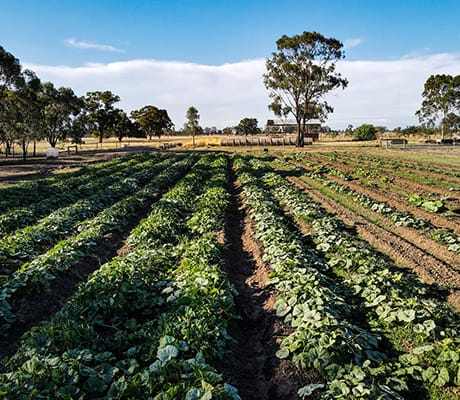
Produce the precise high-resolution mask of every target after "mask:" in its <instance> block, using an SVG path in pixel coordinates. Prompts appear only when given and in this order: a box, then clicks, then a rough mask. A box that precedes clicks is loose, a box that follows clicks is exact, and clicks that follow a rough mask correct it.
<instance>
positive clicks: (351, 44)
mask: <svg viewBox="0 0 460 400" xmlns="http://www.w3.org/2000/svg"><path fill="white" fill-rule="evenodd" d="M363 42H364V40H363V39H361V38H354V39H347V40H345V42H343V48H344V49H345V50H348V49H351V48H352V47H356V46H359V45H360V44H361V43H363Z"/></svg>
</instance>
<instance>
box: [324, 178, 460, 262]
mask: <svg viewBox="0 0 460 400" xmlns="http://www.w3.org/2000/svg"><path fill="white" fill-rule="evenodd" d="M328 178H329V179H331V180H334V181H335V182H337V183H339V184H341V185H343V186H346V187H348V188H349V189H352V190H354V191H355V192H358V193H364V194H365V195H367V196H369V197H371V198H373V199H374V200H376V201H380V202H385V203H387V204H388V205H389V206H391V207H393V208H395V209H397V210H398V211H405V212H409V213H411V214H412V215H415V216H416V217H419V218H423V219H426V220H427V221H430V222H431V223H432V224H433V225H435V226H436V227H439V228H445V229H451V230H452V231H454V232H455V234H457V235H460V220H458V217H457V220H453V219H452V218H446V217H445V216H442V215H439V214H434V213H430V212H428V211H425V210H423V209H420V208H417V207H414V206H411V205H409V204H408V203H407V204H406V203H405V199H402V198H401V196H399V195H398V194H397V193H395V192H390V191H387V190H383V189H379V188H370V187H369V188H368V187H365V186H363V185H362V184H360V183H357V182H356V181H344V180H342V179H340V178H337V177H335V176H330V175H329V176H328ZM452 255H453V258H454V259H456V260H457V262H458V263H459V264H460V256H458V255H456V254H452Z"/></svg>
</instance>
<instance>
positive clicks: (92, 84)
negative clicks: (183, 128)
mask: <svg viewBox="0 0 460 400" xmlns="http://www.w3.org/2000/svg"><path fill="white" fill-rule="evenodd" d="M1 10H2V17H1V24H0V45H2V46H3V47H4V48H5V49H6V50H7V51H9V52H11V53H13V54H14V55H15V56H16V57H17V58H19V59H20V61H21V63H22V64H23V65H25V66H27V67H31V68H32V69H34V70H35V71H36V72H37V74H38V75H39V76H40V77H41V78H42V80H51V81H53V82H54V83H55V84H57V85H65V86H71V87H72V88H74V90H75V91H76V92H77V93H78V94H84V92H85V91H87V90H102V89H104V90H105V89H106V88H108V89H111V90H112V91H114V92H115V93H117V94H119V95H120V96H121V98H122V102H121V106H123V108H125V109H126V110H127V111H129V110H130V109H133V108H136V107H140V106H142V105H145V104H152V103H155V102H156V103H157V104H155V105H158V106H160V107H163V108H167V109H168V110H170V109H171V111H170V114H173V117H174V118H175V119H176V120H177V121H175V122H176V125H181V124H182V123H183V119H184V115H185V111H186V108H187V106H186V104H185V101H186V100H187V101H189V102H192V103H193V104H197V107H198V106H200V105H201V110H200V111H201V116H202V121H201V122H202V125H217V126H221V127H222V126H223V125H226V124H231V123H233V122H235V123H237V122H238V120H239V119H242V118H244V117H245V116H254V117H257V118H258V119H259V123H260V124H261V125H262V124H263V122H264V119H265V118H267V117H269V116H270V115H269V113H268V110H267V107H266V106H267V104H268V102H269V100H268V95H267V92H266V91H265V92H264V88H263V85H262V84H261V82H262V78H261V75H262V74H263V72H264V70H263V60H264V59H265V58H267V57H269V56H270V54H271V52H272V51H274V50H275V41H276V40H277V39H278V38H279V37H280V36H281V35H283V34H287V35H293V34H297V33H301V32H303V31H305V30H307V31H318V32H320V33H322V34H324V35H325V36H330V37H335V38H337V39H339V40H341V41H342V42H343V43H344V45H345V48H346V50H345V54H346V58H345V63H343V65H342V66H341V68H342V69H341V71H343V74H344V75H345V76H346V74H345V72H347V73H348V74H350V73H351V76H352V77H354V78H353V79H352V80H350V85H349V88H347V89H346V90H345V91H343V93H340V94H339V93H337V94H334V95H333V96H332V103H335V104H334V105H335V108H336V112H335V113H334V114H332V115H331V116H330V118H329V121H328V124H329V125H331V126H334V125H336V127H340V126H343V125H344V126H346V125H348V124H347V123H346V122H347V121H346V120H347V119H349V122H350V123H352V124H354V125H356V124H359V123H360V122H366V123H367V122H372V121H373V119H375V123H376V124H378V123H382V124H385V125H387V126H389V127H392V126H393V125H402V126H404V125H406V124H410V123H415V122H416V121H415V118H414V116H413V113H414V112H415V111H416V110H417V107H418V105H419V104H420V93H421V92H422V90H423V83H424V81H425V80H426V78H427V77H428V76H429V75H430V74H431V73H433V71H434V72H436V73H444V72H445V73H450V74H458V73H459V71H460V63H459V60H460V57H459V54H460V48H459V45H458V43H460V24H459V23H458V15H460V1H458V0H456V1H453V0H443V1H423V0H419V1H414V0H406V1H394V0H387V1H384V2H377V1H371V0H369V1H338V0H330V1H326V2H320V1H297V0H285V1H272V0H265V1H259V0H254V1H240V0H228V1H204V0H198V1H174V0H172V1H146V0H144V1H141V0H131V1H120V0H116V1H115V0H111V1H106V0H93V1H88V0H79V1H70V0H60V1H59V0H55V1H51V0H41V1H38V0H36V1H32V0H23V1H21V0H17V1H9V0H2V1H1ZM417 60H418V61H419V62H418V63H416V62H415V61H417ZM146 61H148V62H150V64H148V63H147V64H145V62H146ZM256 61H257V62H258V64H257V65H256V64H255V63H256ZM141 62H144V64H142V65H143V67H142V66H141ZM410 62H412V64H410ZM414 62H415V64H414ZM363 63H364V64H363ZM190 64H193V68H192V67H191V66H190ZM363 65H366V68H364V70H363V69H362V66H363ZM415 65H416V66H415ZM133 66H135V68H134V69H133ZM388 66H390V67H389V68H386V67H388ZM408 66H411V68H418V69H417V70H416V71H414V70H413V71H412V72H413V73H411V71H410V70H408V69H407V67H408ZM230 67H233V69H234V70H235V71H230V69H231V68H230ZM190 68H191V69H190ZM158 69H159V70H161V72H158ZM168 69H169V71H170V72H171V71H172V72H171V75H168ZM108 70H110V71H111V73H108V72H107V71H108ZM385 70H390V71H392V72H391V74H392V75H391V76H387V77H383V79H384V80H385V79H388V80H389V86H388V87H390V88H393V86H392V84H394V88H393V90H392V92H391V93H390V94H391V97H388V99H387V103H386V108H385V103H383V104H382V102H381V101H379V102H377V103H379V104H378V109H370V108H369V104H370V103H373V99H372V98H369V97H368V98H365V99H364V98H363V96H372V93H375V91H373V90H372V85H371V81H372V80H373V79H374V80H375V79H377V80H380V81H381V80H382V73H383V74H384V73H385ZM128 71H129V72H128ZM149 71H150V72H149ZM152 71H156V75H152ZM398 71H399V72H401V74H399V75H398ZM456 71H457V72H456ZM427 74H428V75H427ZM377 75H378V76H377ZM360 76H361V77H362V80H365V82H364V81H362V80H361V79H359V77H360ZM412 76H414V77H413V78H412ZM79 77H80V78H79ZM251 77H252V78H251ZM402 77H404V79H402ZM415 77H416V78H415ZM160 78H161V79H160ZM192 78H193V79H195V81H193V80H192V81H191V82H187V80H189V79H192ZM233 78H235V79H236V81H232V79H233ZM78 79H80V80H78ZM173 80H174V82H173ZM146 81H148V82H150V84H149V85H146V83H145V82H146ZM165 81H167V82H169V85H165ZM251 81H254V85H256V86H257V90H256V89H252V88H251V89H248V86H247V85H248V83H249V82H251ZM406 81H407V82H406ZM409 81H410V82H409ZM377 83H378V82H377ZM98 84H99V86H100V87H98ZM111 84H112V86H110V85H111ZM239 84H241V85H242V86H241V88H240V91H242V92H243V93H240V96H239V97H238V96H237V95H236V94H235V93H233V92H232V91H231V89H232V88H233V90H236V89H237V88H238V87H239V86H238V85H239ZM203 85H205V86H203ZM208 85H210V87H208ZM407 85H411V86H410V90H409V87H408V86H407ZM146 86H148V88H146ZM213 86H215V88H216V90H217V89H219V91H220V92H217V91H214V92H213V90H212V88H213ZM353 86H354V87H353ZM357 88H362V89H360V90H357ZM384 88H385V86H378V85H377V86H376V87H375V90H382V89H384ZM147 89H149V90H151V92H149V91H148V90H147ZM225 90H228V92H226V91H225ZM160 91H161V92H160ZM222 91H223V92H222ZM136 92H137V93H138V97H137V98H136V97H135V96H136ZM191 92H192V93H191ZM244 92H249V97H248V98H245V97H244ZM347 92H348V93H349V94H348V95H347ZM407 92H410V93H411V96H412V97H411V98H410V99H409V98H407ZM350 93H351V94H350ZM417 93H418V94H417ZM192 94H193V95H192ZM390 94H388V96H390ZM208 96H209V97H208ZM351 96H353V97H351ZM359 96H361V98H359ZM414 96H418V97H417V98H415V97H414ZM181 97H185V98H186V99H184V100H183V101H180V100H179V99H180V98H181ZM222 97H225V100H221V98H222ZM212 98H214V102H215V104H213V103H212V101H213V99H212ZM174 99H176V100H174ZM230 100H233V101H234V102H235V103H233V104H232V103H231V101H230ZM159 102H161V103H162V104H159ZM237 103H238V104H237ZM342 103H343V106H342ZM409 103H410V105H409ZM417 103H418V105H417ZM251 104H252V105H253V106H252V107H251ZM350 104H355V108H353V109H350ZM345 105H346V106H347V107H344V106H345ZM364 106H365V107H364ZM184 107H185V110H182V108H184ZM382 107H383V108H385V110H383V108H382ZM414 107H415V109H413V108H414ZM340 110H342V111H340ZM382 110H383V111H382ZM345 111H346V113H348V114H346V113H345ZM226 112H227V114H226ZM244 113H245V114H244ZM251 113H252V114H253V115H251ZM337 113H338V116H337ZM243 114H244V115H243ZM347 115H348V117H347ZM174 118H173V119H174ZM329 122H330V123H329Z"/></svg>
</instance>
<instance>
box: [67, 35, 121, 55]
mask: <svg viewBox="0 0 460 400" xmlns="http://www.w3.org/2000/svg"><path fill="white" fill-rule="evenodd" d="M65 43H66V44H67V45H68V46H70V47H75V48H77V49H93V50H99V51H109V52H115V53H123V52H124V50H121V49H117V48H116V47H113V46H110V45H107V44H97V43H92V42H85V41H82V40H77V39H75V38H70V39H66V41H65Z"/></svg>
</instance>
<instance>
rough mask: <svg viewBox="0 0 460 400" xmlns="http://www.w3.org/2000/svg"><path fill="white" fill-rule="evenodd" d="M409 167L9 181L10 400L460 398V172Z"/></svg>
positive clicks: (317, 156)
mask: <svg viewBox="0 0 460 400" xmlns="http://www.w3.org/2000/svg"><path fill="white" fill-rule="evenodd" d="M394 154H396V152H384V151H383V152H377V151H372V149H366V150H360V149H353V150H352V151H348V150H347V149H346V148H340V149H338V150H337V149H335V150H333V149H328V148H327V146H322V147H321V148H320V150H319V151H312V150H310V149H308V151H304V152H295V153H293V152H288V151H285V150H284V149H283V152H277V151H276V150H270V153H269V154H261V153H256V152H254V151H251V152H247V151H244V152H240V153H238V152H235V153H224V152H219V151H215V152H173V151H171V152H151V153H150V152H149V153H141V154H131V155H123V156H120V157H114V158H111V159H110V160H105V161H102V162H97V163H94V164H90V165H86V166H83V167H78V168H74V169H72V170H70V171H69V172H62V173H59V174H55V175H47V176H46V178H43V179H40V178H39V177H37V176H34V179H33V180H20V181H19V180H18V181H16V180H15V178H14V177H13V178H11V181H10V182H9V183H8V184H7V185H4V186H2V187H0V357H1V361H0V397H1V398H5V399H42V398H60V399H94V398H98V399H117V398H119V399H156V400H160V399H240V398H241V399H298V398H309V399H437V400H439V399H444V400H453V399H458V398H459V397H460V318H459V314H458V313H459V311H460V163H459V162H458V161H457V159H456V157H455V155H453V154H449V155H448V156H447V157H446V156H441V157H440V156H438V155H437V154H430V155H427V156H423V157H421V156H419V155H413V154H409V153H406V154H405V156H404V157H400V158H397V157H395V156H394ZM400 154H402V153H400ZM449 158H450V159H451V161H450V162H448V161H446V160H447V159H449Z"/></svg>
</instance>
